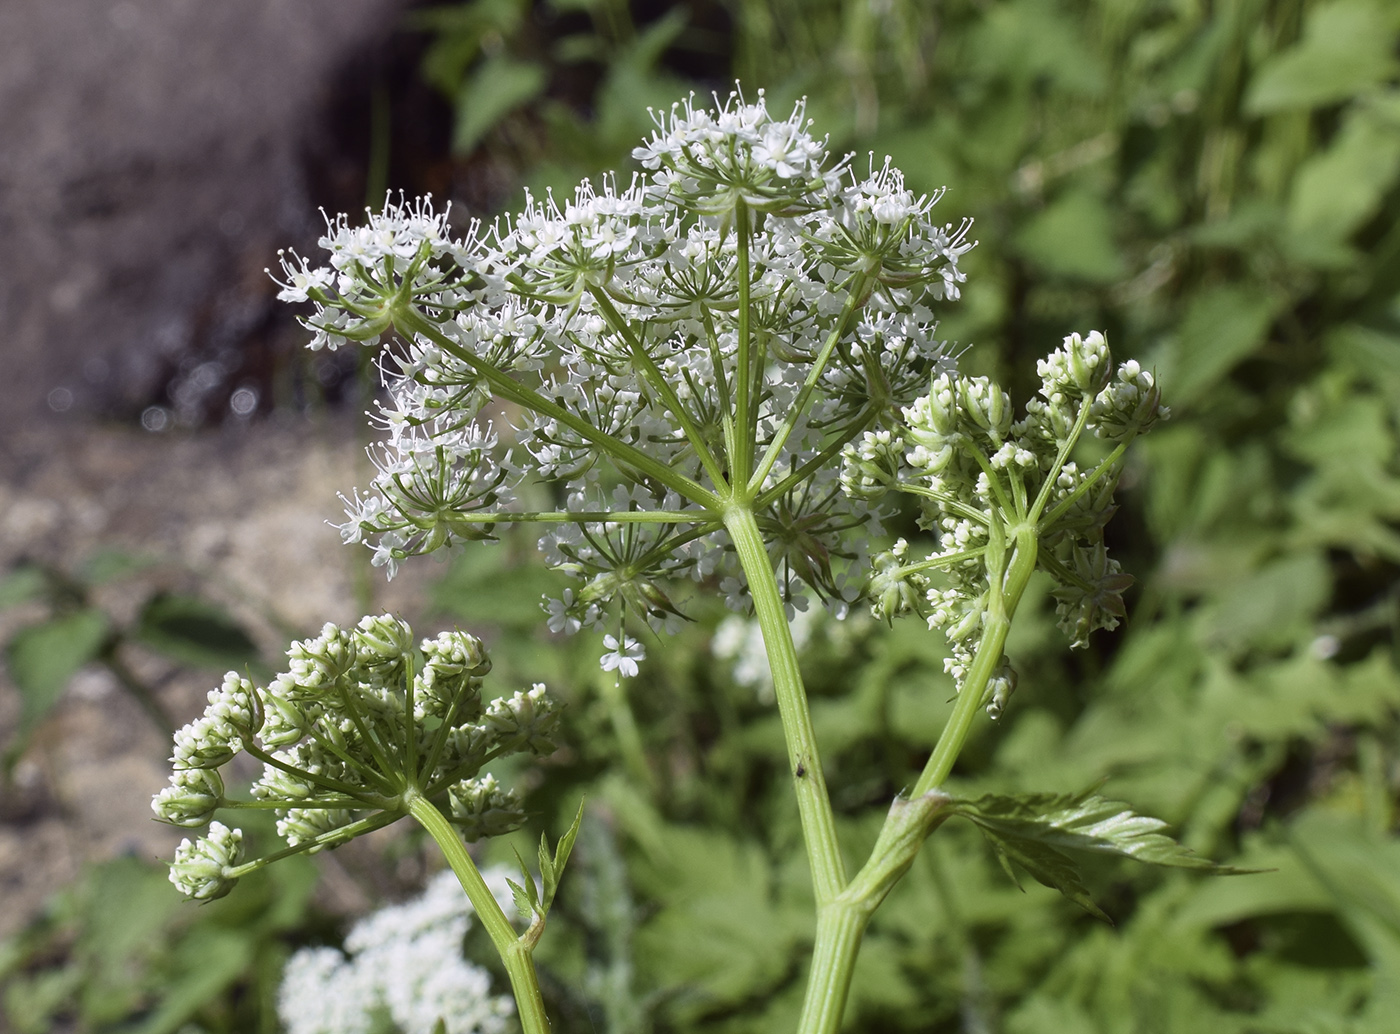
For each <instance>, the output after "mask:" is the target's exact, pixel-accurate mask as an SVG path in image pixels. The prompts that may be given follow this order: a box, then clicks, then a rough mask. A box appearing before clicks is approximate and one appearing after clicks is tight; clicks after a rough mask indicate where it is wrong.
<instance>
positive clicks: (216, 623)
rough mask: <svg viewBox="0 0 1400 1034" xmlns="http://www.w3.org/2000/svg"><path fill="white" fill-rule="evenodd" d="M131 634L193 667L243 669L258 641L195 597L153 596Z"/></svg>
mask: <svg viewBox="0 0 1400 1034" xmlns="http://www.w3.org/2000/svg"><path fill="white" fill-rule="evenodd" d="M132 634H133V636H134V638H135V639H136V640H137V641H139V642H141V643H144V644H145V645H147V646H149V647H151V649H153V650H159V651H160V652H161V653H163V654H165V655H166V656H168V657H171V658H173V659H174V660H177V661H179V662H180V663H182V664H188V665H191V666H192V667H196V668H210V669H219V670H228V669H242V668H245V667H247V666H248V665H250V664H253V663H255V662H256V661H257V659H258V647H257V644H256V643H254V642H253V640H252V639H251V638H250V637H249V635H248V633H247V632H246V631H245V630H244V629H243V627H242V626H241V625H240V624H239V623H238V622H237V621H236V620H234V618H233V617H232V616H231V615H230V614H229V613H228V612H227V611H225V610H224V609H223V608H222V607H219V606H217V605H215V604H213V603H210V602H209V601H208V600H204V599H200V598H198V597H194V596H177V595H174V594H169V593H161V594H159V595H156V596H153V597H152V598H151V599H150V601H149V602H148V603H147V604H146V606H145V607H144V608H143V609H142V611H141V615H140V617H139V618H138V619H137V622H136V626H135V628H134V629H133V630H132Z"/></svg>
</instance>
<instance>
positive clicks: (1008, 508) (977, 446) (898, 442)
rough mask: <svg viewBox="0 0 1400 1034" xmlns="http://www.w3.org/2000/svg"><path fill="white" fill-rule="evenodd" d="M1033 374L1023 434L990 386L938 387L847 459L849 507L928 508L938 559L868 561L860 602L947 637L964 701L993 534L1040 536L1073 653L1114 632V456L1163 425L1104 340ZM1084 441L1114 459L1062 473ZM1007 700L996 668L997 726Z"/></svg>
mask: <svg viewBox="0 0 1400 1034" xmlns="http://www.w3.org/2000/svg"><path fill="white" fill-rule="evenodd" d="M1038 372H1039V374H1040V377H1041V388H1040V397H1038V398H1034V399H1032V400H1031V401H1030V402H1028V403H1027V405H1026V412H1025V416H1024V417H1023V418H1022V419H1020V420H1016V419H1015V413H1014V410H1013V407H1012V405H1011V399H1010V397H1009V396H1008V395H1007V394H1006V393H1005V392H1004V391H1002V390H1001V389H1000V388H999V387H997V386H996V385H995V384H993V383H992V382H991V381H989V380H988V379H987V378H985V377H966V376H961V375H958V374H949V373H943V374H939V375H938V376H936V377H934V378H933V379H932V382H931V384H930V388H929V393H928V394H927V395H925V396H923V397H921V398H919V399H917V400H916V401H915V402H914V403H913V404H912V405H910V406H907V407H905V408H904V410H903V416H904V423H903V426H902V427H901V428H899V429H898V430H896V431H889V430H879V431H871V432H867V433H866V434H865V435H864V437H863V438H862V439H861V440H860V441H859V442H852V443H851V444H850V445H848V446H847V447H846V449H845V451H844V454H843V456H844V461H845V467H844V470H843V472H842V484H843V485H844V486H845V488H846V491H847V492H848V493H849V494H851V495H852V496H854V497H857V498H870V497H878V496H879V495H880V494H882V493H883V492H885V491H888V490H903V491H908V492H912V493H913V494H915V495H917V496H919V497H920V498H921V499H922V500H923V503H924V516H923V520H924V522H925V525H926V526H927V527H929V528H931V529H933V530H935V531H936V532H937V534H938V539H939V546H938V549H937V550H936V551H935V552H934V554H933V555H932V556H930V557H929V558H927V559H926V560H924V561H920V562H917V563H914V562H911V561H910V560H909V558H908V555H907V554H908V544H907V543H906V542H904V541H903V540H901V541H900V542H899V543H897V544H896V546H895V548H894V549H893V550H891V551H889V552H887V553H883V554H880V555H879V556H877V557H876V558H875V561H874V565H873V574H872V578H871V582H870V585H869V587H868V594H869V597H870V598H871V601H872V606H873V609H874V612H875V614H876V616H877V617H892V616H894V615H895V614H898V613H901V612H908V611H914V612H917V613H920V614H921V615H923V616H924V617H925V618H926V619H927V621H928V623H929V627H930V628H938V629H942V630H943V632H944V634H945V635H946V636H947V638H948V641H949V644H950V646H951V656H950V657H949V658H948V659H947V660H946V661H945V662H944V663H945V668H946V670H947V671H948V672H949V673H950V674H951V675H952V676H953V678H954V681H955V682H956V684H957V686H958V688H959V690H961V688H962V685H963V681H964V680H965V678H966V677H967V674H968V672H969V669H970V668H971V666H972V662H973V658H974V657H975V656H976V654H977V650H978V647H979V646H980V645H981V640H982V629H983V627H984V624H985V620H986V616H987V613H988V605H989V603H988V597H989V593H990V592H991V591H992V586H991V584H990V582H989V580H988V578H989V576H988V565H987V550H988V548H989V544H990V542H991V539H992V535H993V530H994V528H995V529H997V531H998V532H999V534H1001V535H1002V536H1003V537H1007V536H1010V535H1012V534H1013V533H1014V532H1015V530H1016V529H1018V528H1020V527H1023V526H1025V525H1026V524H1027V522H1029V523H1031V524H1033V525H1034V527H1035V530H1036V534H1037V536H1038V540H1039V552H1038V554H1037V557H1038V562H1039V564H1040V566H1041V567H1042V568H1043V569H1045V570H1047V571H1049V572H1050V573H1051V574H1052V575H1053V576H1054V577H1055V578H1056V580H1057V582H1058V583H1059V587H1058V588H1057V589H1056V590H1055V597H1056V600H1057V611H1058V613H1059V617H1060V627H1061V628H1062V629H1064V630H1065V631H1066V632H1067V633H1068V634H1069V635H1070V637H1071V640H1072V643H1073V645H1075V646H1084V645H1087V641H1088V636H1089V634H1090V633H1091V632H1092V631H1093V630H1095V629H1097V628H1114V627H1116V625H1117V624H1118V620H1119V618H1121V617H1122V616H1123V614H1124V610H1123V600H1122V592H1123V590H1124V589H1126V588H1127V587H1128V585H1130V584H1131V582H1132V579H1131V578H1130V577H1129V576H1127V575H1124V574H1123V573H1122V572H1121V569H1120V568H1119V566H1118V563H1117V562H1116V561H1114V560H1113V559H1111V558H1109V557H1108V554H1107V551H1106V549H1105V547H1104V543H1103V527H1104V524H1105V523H1106V522H1107V521H1108V518H1109V517H1110V516H1111V515H1112V512H1113V510H1114V505H1113V492H1114V488H1115V487H1116V485H1117V481H1118V474H1119V467H1118V464H1117V458H1118V456H1119V455H1121V446H1123V445H1126V443H1127V442H1128V441H1130V440H1131V439H1132V438H1134V437H1135V436H1136V435H1138V434H1141V433H1143V432H1145V431H1147V430H1149V429H1150V428H1151V427H1152V425H1153V424H1154V423H1155V422H1156V421H1157V420H1158V419H1161V418H1164V417H1165V416H1167V415H1168V414H1167V410H1166V409H1165V407H1163V406H1162V405H1161V404H1160V395H1159V392H1158V389H1157V386H1156V384H1155V381H1154V380H1153V377H1152V375H1151V374H1150V373H1148V372H1146V371H1144V370H1143V369H1142V368H1141V367H1140V366H1139V365H1138V364H1137V363H1136V362H1133V361H1129V362H1125V363H1123V364H1122V365H1121V366H1119V367H1118V370H1117V375H1116V377H1115V376H1112V374H1113V362H1112V358H1111V356H1110V354H1109V350H1108V344H1107V342H1106V341H1105V340H1104V337H1103V335H1102V334H1100V333H1098V332H1094V333H1092V334H1090V335H1089V336H1088V337H1080V336H1079V335H1078V334H1073V335H1071V336H1069V337H1067V338H1065V340H1064V344H1063V346H1062V347H1061V348H1059V349H1057V350H1056V351H1054V352H1053V353H1051V355H1050V356H1049V357H1048V358H1047V359H1044V360H1042V361H1041V362H1040V363H1039V366H1038ZM1085 430H1092V431H1093V432H1094V433H1095V435H1096V436H1098V437H1100V438H1103V439H1106V440H1108V441H1110V442H1113V443H1116V444H1117V445H1118V446H1119V447H1120V448H1119V449H1118V450H1116V451H1115V452H1114V453H1113V454H1112V455H1111V456H1110V457H1109V459H1108V460H1106V461H1105V463H1104V465H1102V466H1101V467H1097V468H1090V469H1087V470H1085V469H1081V468H1080V467H1079V466H1078V464H1077V463H1076V462H1075V461H1073V460H1070V459H1068V456H1069V454H1070V453H1071V451H1072V450H1073V448H1074V445H1075V443H1076V442H1077V440H1078V439H1079V437H1080V436H1081V435H1082V433H1083V432H1084V431H1085ZM1033 502H1034V505H1032V503H1033ZM935 567H936V568H939V569H941V570H943V571H944V572H945V573H946V581H947V584H946V585H945V586H944V587H941V588H940V587H930V585H929V580H928V578H927V577H926V574H925V572H927V571H928V570H930V569H932V568H935ZM996 591H998V592H1000V591H1001V589H1000V587H997V589H996ZM1014 688H1015V672H1014V671H1013V670H1012V669H1011V667H1010V665H1009V664H1008V663H1006V662H1005V659H1004V658H1003V659H1002V663H1001V665H1000V667H999V668H998V669H997V671H996V672H995V674H994V675H993V677H992V679H991V682H990V685H989V686H988V689H987V707H988V710H989V711H990V712H991V713H993V715H995V714H998V713H1000V711H1001V709H1002V708H1003V707H1004V705H1005V702H1006V698H1007V697H1008V696H1009V695H1010V693H1011V692H1012V690H1013V689H1014Z"/></svg>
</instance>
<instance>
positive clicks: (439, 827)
mask: <svg viewBox="0 0 1400 1034" xmlns="http://www.w3.org/2000/svg"><path fill="white" fill-rule="evenodd" d="M405 798H406V799H407V800H408V812H409V814H410V815H412V816H413V817H414V818H415V819H417V820H418V823H419V825H421V826H422V827H423V828H424V829H425V830H427V832H428V835H429V836H430V837H432V838H433V839H434V840H435V841H437V845H438V847H440V848H442V853H443V856H444V857H445V858H446V859H447V864H448V865H450V866H452V871H453V872H454V873H456V874H457V880H458V882H459V883H461V884H462V889H463V890H464V891H466V892H467V898H468V899H469V900H470V901H471V903H472V908H474V909H475V910H476V915H477V918H478V919H480V920H481V925H482V926H484V927H485V928H486V932H487V934H488V935H489V936H490V937H491V943H492V944H494V945H495V946H496V951H497V952H499V953H500V956H501V961H502V962H504V963H505V967H506V975H507V976H509V977H510V988H511V990H512V991H513V992H514V993H515V1007H516V1010H517V1011H518V1012H519V1014H520V1027H521V1029H522V1030H523V1031H524V1034H549V1016H548V1015H547V1014H546V1013H545V1011H544V996H543V995H542V994H540V981H539V977H538V976H537V975H536V973H535V960H534V958H533V957H531V955H530V949H529V947H528V946H527V945H525V944H523V943H522V942H521V940H520V938H519V937H517V936H516V933H515V928H514V927H513V926H511V925H510V920H509V919H507V918H506V914H505V913H504V912H502V911H501V906H500V905H498V904H497V903H496V897H495V895H494V894H492V893H491V888H490V887H488V886H486V881H485V880H484V879H482V878H481V872H480V870H478V869H477V867H476V863H475V862H473V861H472V858H471V855H469V854H467V848H466V845H465V844H463V843H462V840H461V838H460V837H459V836H458V835H457V831H456V830H455V829H453V828H452V824H451V823H449V822H448V821H447V819H446V818H445V817H444V816H443V814H442V812H440V811H438V810H437V808H435V807H433V805H432V803H431V802H430V801H429V800H428V799H427V798H426V797H424V796H422V795H421V794H418V793H414V792H411V791H410V793H408V794H405Z"/></svg>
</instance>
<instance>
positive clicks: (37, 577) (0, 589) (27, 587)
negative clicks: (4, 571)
mask: <svg viewBox="0 0 1400 1034" xmlns="http://www.w3.org/2000/svg"><path fill="white" fill-rule="evenodd" d="M47 584H48V579H47V578H45V577H44V572H43V571H42V570H40V569H39V568H37V567H20V568H16V569H15V570H14V571H11V572H10V573H9V574H8V575H6V576H5V578H4V579H3V580H0V610H2V609H4V608H5V607H14V606H17V605H19V604H21V603H28V602H29V601H30V600H32V599H34V597H36V596H38V595H39V594H40V593H42V592H43V591H44V587H45V586H46V585H47Z"/></svg>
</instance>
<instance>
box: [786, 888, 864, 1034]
mask: <svg viewBox="0 0 1400 1034" xmlns="http://www.w3.org/2000/svg"><path fill="white" fill-rule="evenodd" d="M869 921H870V909H868V908H865V907H862V906H861V905H857V904H852V903H849V902H846V901H834V902H832V903H831V904H829V905H827V906H825V907H824V908H822V910H821V911H820V912H819V913H818V914H817V942H816V945H815V947H814V948H813V952H812V970H811V974H810V975H809V976H808V978H807V996H806V999H805V1000H804V1001H803V1003H802V1022H801V1025H800V1026H799V1027H798V1034H836V1031H838V1030H840V1029H841V1017H842V1016H843V1015H844V1014H845V1012H846V998H847V996H848V995H849V994H850V990H851V976H852V975H853V974H854V973H855V964H856V956H857V954H858V953H859V952H860V942H861V938H862V937H864V936H865V925H866V923H868V922H869Z"/></svg>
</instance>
